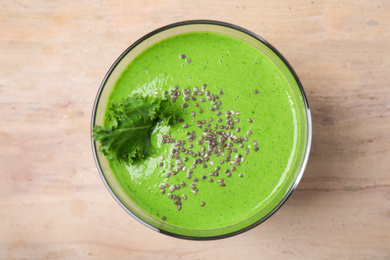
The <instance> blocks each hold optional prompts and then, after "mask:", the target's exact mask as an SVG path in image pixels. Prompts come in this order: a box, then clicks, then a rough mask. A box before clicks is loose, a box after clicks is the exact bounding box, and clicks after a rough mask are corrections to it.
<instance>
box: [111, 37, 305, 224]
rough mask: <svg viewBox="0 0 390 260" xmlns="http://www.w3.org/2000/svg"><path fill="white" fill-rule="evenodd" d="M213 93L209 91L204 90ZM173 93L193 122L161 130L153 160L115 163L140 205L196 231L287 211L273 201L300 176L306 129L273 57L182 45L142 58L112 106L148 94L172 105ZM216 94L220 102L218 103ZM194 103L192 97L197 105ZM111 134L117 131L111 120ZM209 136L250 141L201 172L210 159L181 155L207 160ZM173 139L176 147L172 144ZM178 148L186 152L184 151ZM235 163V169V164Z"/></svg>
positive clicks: (239, 46) (192, 42)
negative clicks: (296, 172) (271, 209)
mask: <svg viewBox="0 0 390 260" xmlns="http://www.w3.org/2000/svg"><path fill="white" fill-rule="evenodd" d="M183 55H185V57H184V56H183ZM204 84H207V87H205V88H202V86H203V85H204ZM175 86H177V87H178V88H177V90H175ZM196 88H197V89H196ZM187 89H189V90H190V92H187ZM165 91H168V93H169V94H168V96H172V95H171V93H172V91H179V92H180V95H177V93H176V96H177V99H176V100H175V102H172V106H174V107H175V111H177V113H178V115H179V117H180V118H182V119H183V120H184V121H183V122H179V123H177V124H174V125H172V126H161V125H159V124H158V125H157V127H156V128H155V129H154V131H153V134H152V144H153V146H154V147H155V148H156V152H155V153H154V154H153V155H152V156H150V157H147V158H145V159H144V160H141V161H137V162H135V163H133V164H131V165H125V164H123V163H117V162H110V167H111V169H112V171H113V172H114V174H115V177H116V178H117V180H118V181H119V183H120V184H121V186H122V188H123V190H124V192H125V193H126V194H127V195H128V196H129V197H130V198H131V200H132V201H134V203H136V204H137V205H138V206H139V207H140V208H141V209H143V210H144V211H145V212H147V213H148V214H150V216H152V217H154V218H156V219H163V220H164V221H165V223H167V224H171V225H175V226H179V227H184V228H188V229H215V228H221V227H225V226H229V225H233V224H236V223H239V222H242V221H244V220H246V219H247V218H249V217H251V216H253V215H255V214H257V213H258V212H260V211H261V210H262V209H263V208H264V207H266V206H267V205H269V204H270V203H271V202H272V203H278V202H275V201H273V200H274V199H275V197H276V195H277V194H278V192H279V191H280V190H281V189H282V187H283V186H284V185H285V184H286V183H287V181H288V179H289V177H290V175H291V174H292V173H291V170H292V166H293V164H294V162H295V157H296V153H297V143H298V139H299V136H298V133H299V130H298V129H299V127H300V122H299V121H298V120H297V118H299V117H298V115H297V106H296V103H295V102H296V101H295V98H294V96H293V94H292V91H291V89H290V86H289V84H288V82H287V81H286V79H285V78H284V76H283V74H282V73H281V72H280V70H279V69H278V68H277V67H276V66H275V64H274V63H273V62H272V61H271V60H270V59H269V58H268V57H267V56H265V55H264V54H263V53H262V52H260V51H259V50H258V49H256V48H254V47H253V46H251V45H249V44H247V43H245V42H243V41H241V40H238V39H235V38H233V37H230V36H226V35H222V34H217V33H205V32H199V33H187V34H181V35H177V36H174V37H171V38H168V39H165V40H163V41H160V42H158V43H157V44H155V45H153V46H152V47H150V48H148V49H147V50H145V51H144V52H142V53H141V54H140V55H139V56H137V57H136V58H135V59H134V60H133V61H132V62H131V63H130V64H129V65H128V67H127V68H126V69H125V70H124V71H123V73H122V75H121V76H120V78H119V79H118V81H117V83H116V85H115V87H114V89H113V90H112V93H111V95H110V98H109V101H108V102H109V104H110V103H111V102H113V101H115V102H119V101H121V100H122V99H123V98H126V97H128V96H133V95H138V94H140V95H143V96H146V95H148V96H158V97H160V98H163V97H164V96H166V95H164V92H165ZM207 91H209V92H210V93H209V96H211V97H214V100H213V99H210V100H209V99H208V96H207V94H206V92H207ZM186 93H190V94H189V95H188V97H189V100H186V99H185V97H186ZM194 93H196V94H194ZM200 93H202V94H200ZM165 94H166V92H165ZM173 95H175V93H174V94H173ZM216 96H218V98H217V99H216V98H215V97H216ZM203 99H205V101H203ZM213 102H214V103H213ZM219 102H221V103H219ZM184 104H186V105H184ZM183 105H184V107H183ZM187 105H188V106H187ZM216 106H217V107H218V109H216ZM212 108H214V109H212ZM201 110H203V111H202V112H201ZM218 112H221V114H220V115H218ZM226 112H228V115H227V114H226ZM194 113H195V114H194ZM229 113H230V114H229ZM227 117H230V118H231V121H233V122H234V123H235V124H234V127H233V129H231V128H229V129H221V126H226V125H227V121H229V119H227ZM203 120H204V122H205V123H202V121H203ZM198 121H200V122H201V127H200V126H199V125H198V123H197V122H198ZM207 124H209V126H207ZM104 125H105V126H109V125H110V121H109V118H108V117H106V118H105V122H104ZM185 125H187V126H186V127H185ZM216 125H217V126H216ZM204 129H212V130H211V131H212V132H214V131H218V132H224V133H225V134H227V133H230V137H232V136H235V137H236V138H238V139H239V138H243V139H244V140H241V141H239V142H237V143H236V142H234V140H235V139H234V138H233V139H230V138H229V139H228V140H227V141H226V142H225V143H226V144H227V146H225V147H223V146H222V145H221V146H219V147H217V149H216V153H214V152H215V150H214V151H213V152H211V154H210V155H209V156H206V157H207V158H208V160H207V161H201V162H200V161H198V162H199V163H196V160H200V159H201V158H205V155H204V154H202V155H196V156H195V157H194V155H193V154H190V153H187V154H186V153H184V152H181V151H180V150H181V149H184V150H185V151H193V153H195V154H197V153H201V152H202V151H204V152H206V154H207V151H208V149H209V146H208V144H207V143H206V142H205V139H204V138H205V137H206V136H205V134H204V133H205V132H204V131H205V130H204ZM192 131H194V132H192ZM188 133H190V135H189V134H188ZM169 135H171V137H170V140H172V139H174V140H175V141H174V142H168V143H167V142H166V140H167V138H168V137H167V136H169ZM215 135H217V134H215ZM189 136H190V139H192V138H191V137H194V138H193V140H189ZM201 137H203V138H201ZM168 139H169V138H168ZM177 141H185V143H181V144H178V145H177V144H176V142H177ZM229 143H232V145H229ZM189 145H193V147H192V148H190V147H189ZM180 146H182V148H180ZM202 147H205V148H202ZM221 148H222V149H221ZM173 149H179V154H174V156H179V157H180V158H179V159H177V158H176V157H174V158H170V155H171V154H172V150H173ZM202 149H203V150H202ZM218 149H220V150H218ZM229 149H230V151H229ZM184 150H183V151H184ZM228 154H230V158H229V159H230V160H229V161H226V160H225V159H226V158H227V155H228ZM185 158H187V159H185ZM221 161H223V162H222V163H221ZM237 161H238V164H237V163H236V162H237ZM233 162H234V163H233ZM171 165H172V166H171ZM193 165H195V167H194V166H193ZM203 165H205V166H203ZM178 167H179V169H178ZM218 167H220V169H218ZM191 170H192V173H191V174H190V175H189V171H191ZM173 171H174V172H175V174H173ZM216 175H217V176H216ZM167 176H169V177H167ZM204 176H205V177H204ZM221 179H223V181H221ZM222 183H224V184H223V185H222ZM177 186H180V188H178V187H177ZM194 187H196V188H194ZM163 190H164V191H163ZM195 190H196V191H195ZM174 196H175V197H174ZM172 197H174V198H173V199H172ZM177 197H180V199H177ZM175 198H176V199H175ZM178 200H179V202H176V201H178Z"/></svg>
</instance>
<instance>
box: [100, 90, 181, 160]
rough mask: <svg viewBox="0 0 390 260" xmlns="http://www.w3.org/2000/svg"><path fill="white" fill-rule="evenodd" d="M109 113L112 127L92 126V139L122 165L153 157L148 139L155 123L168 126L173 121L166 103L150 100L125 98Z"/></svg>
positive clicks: (111, 158) (101, 149)
mask: <svg viewBox="0 0 390 260" xmlns="http://www.w3.org/2000/svg"><path fill="white" fill-rule="evenodd" d="M108 113H109V114H108V117H109V119H110V120H111V121H112V126H111V127H108V128H104V127H102V126H95V127H94V129H93V138H94V140H95V141H99V142H100V151H101V152H102V153H103V154H104V155H105V156H106V157H107V158H108V159H109V160H115V161H120V162H125V163H132V162H133V160H134V159H142V158H145V157H146V156H150V155H151V154H152V153H153V151H154V148H153V146H152V143H151V139H150V136H151V133H152V131H153V129H154V127H155V126H156V124H157V122H160V123H161V124H163V125H168V124H171V123H173V122H174V121H175V115H174V113H173V112H172V109H171V104H170V103H169V101H168V100H161V99H157V98H151V97H145V98H143V97H140V96H136V97H128V98H126V99H124V100H122V101H121V102H119V103H112V105H111V107H110V108H109V111H108Z"/></svg>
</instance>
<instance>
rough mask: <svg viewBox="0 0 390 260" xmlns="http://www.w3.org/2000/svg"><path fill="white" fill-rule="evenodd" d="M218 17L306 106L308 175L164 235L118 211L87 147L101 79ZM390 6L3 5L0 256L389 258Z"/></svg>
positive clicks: (364, 2)
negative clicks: (204, 233) (176, 30)
mask: <svg viewBox="0 0 390 260" xmlns="http://www.w3.org/2000/svg"><path fill="white" fill-rule="evenodd" d="M189 19H214V20H221V21H226V22H230V23H234V24H237V25H239V26H242V27H245V28H247V29H249V30H251V31H253V32H255V33H257V34H259V35H261V36H262V37H264V38H265V39H266V40H268V41H269V42H271V43H272V44H273V45H274V46H275V47H276V48H278V49H279V51H281V52H282V53H283V55H284V56H285V57H286V58H287V59H288V60H289V62H290V63H291V65H292V66H293V67H294V69H295V70H296V72H297V74H298V75H299V77H300V79H301V81H302V83H303V86H304V88H305V90H306V93H307V96H308V98H309V103H310V106H311V110H312V116H313V144H312V152H311V155H310V160H309V164H308V167H307V171H306V172H305V174H304V176H303V179H302V181H301V183H300V185H299V186H298V189H297V190H296V191H295V192H294V194H293V196H292V197H291V198H290V199H289V200H288V201H287V203H286V204H285V205H284V206H283V207H282V208H281V209H280V210H279V211H278V212H277V213H276V214H275V215H274V216H272V217H271V219H269V220H267V221H266V222H265V223H263V224H262V225H260V226H258V227H257V228H255V229H252V230H250V231H249V232H246V233H244V234H242V235H239V236H236V237H232V238H229V239H223V240H219V241H211V242H194V241H186V240H179V239H175V238H170V237H167V236H164V235H161V234H158V233H157V232H154V231H152V230H150V229H148V228H146V227H144V226H143V225H142V224H140V223H138V222H137V221H135V220H134V219H132V218H131V217H130V216H128V215H127V213H126V212H125V211H124V210H123V209H121V208H120V207H119V206H118V205H117V203H116V202H115V201H114V199H113V198H112V197H111V196H110V194H109V192H108V191H107V189H106V188H105V186H104V185H103V182H102V181H101V179H100V177H99V175H98V171H97V169H96V166H95V164H94V161H93V156H92V152H91V144H90V139H89V136H90V116H91V110H92V105H93V102H94V99H95V95H96V93H97V89H98V87H99V85H100V82H101V80H102V79H103V77H104V75H105V73H106V71H107V70H108V68H109V67H110V66H111V64H112V62H113V61H114V60H115V59H116V58H117V57H118V56H119V55H120V54H121V53H122V51H123V50H124V49H125V48H127V47H128V46H129V45H130V44H131V43H133V42H134V41H136V40H137V39H138V38H139V37H141V36H143V35H145V34H146V33H148V32H150V31H152V30H154V29H156V28H158V27H160V26H163V25H166V24H169V23H172V22H177V21H182V20H189ZM389 30H390V2H389V1H388V0H374V1H371V0H349V1H339V0H329V1H327V0H312V1H311V0H297V1H281V0H276V1H265V0H264V1H263V0H261V1H258V0H251V1H249V0H247V1H231V0H227V1H222V0H198V1H194V0H181V1H178V0H176V1H173V0H164V1H163V0H156V1H124V0H123V1H120V0H117V1H86V0H85V1H83V0H78V1H74V0H69V1H42V0H41V1H8V0H5V1H1V3H0V170H1V172H0V173H1V176H0V177H1V180H0V259H181V260H185V259H191V260H192V259H332V258H334V259H390V160H389V159H390V70H389V68H390V31H389Z"/></svg>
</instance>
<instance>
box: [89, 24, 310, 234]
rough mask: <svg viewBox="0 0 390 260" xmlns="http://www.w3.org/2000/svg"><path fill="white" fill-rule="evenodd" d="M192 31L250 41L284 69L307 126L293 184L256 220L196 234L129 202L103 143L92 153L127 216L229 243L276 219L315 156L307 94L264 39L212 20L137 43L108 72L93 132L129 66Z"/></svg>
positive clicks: (303, 124)
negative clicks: (162, 43) (228, 239)
mask: <svg viewBox="0 0 390 260" xmlns="http://www.w3.org/2000/svg"><path fill="white" fill-rule="evenodd" d="M188 32H215V33H220V34H225V35H229V36H232V37H235V38H238V39H240V40H242V41H245V42H247V43H249V44H251V45H252V46H254V47H256V48H257V49H259V50H260V51H261V52H263V53H264V54H266V55H267V56H268V57H269V58H270V59H271V60H272V61H273V62H274V63H275V65H276V66H277V67H278V68H279V69H280V71H281V72H282V73H283V74H284V76H285V77H286V79H287V81H288V82H289V84H290V87H291V89H292V92H293V93H294V96H295V101H296V104H297V106H298V116H299V120H300V122H301V127H300V129H299V130H300V131H301V132H300V135H299V136H301V138H300V140H299V149H298V155H297V159H296V161H295V165H294V170H293V174H291V176H290V179H289V181H288V182H286V185H285V186H284V187H283V189H282V190H281V192H280V193H279V194H278V196H277V197H276V198H275V200H274V201H273V202H271V203H270V204H269V205H267V206H266V207H265V208H264V209H262V210H261V211H260V212H258V213H257V214H255V215H254V216H252V217H251V218H249V219H246V220H245V221H243V222H240V223H237V224H235V225H232V226H227V227H223V228H218V229H212V230H210V229H208V230H194V229H185V228H182V227H177V226H173V225H170V224H168V223H166V222H164V221H162V220H161V219H156V218H154V217H152V216H150V215H148V214H147V213H145V212H144V211H143V210H142V209H141V208H139V207H138V206H137V205H136V204H135V203H134V202H133V201H132V200H131V199H130V198H129V197H127V196H126V194H125V193H124V192H123V190H122V188H121V186H120V185H119V183H118V182H117V180H116V178H115V176H114V174H113V173H112V171H111V169H110V167H109V164H108V162H107V159H106V158H105V156H104V155H103V154H101V153H100V152H98V151H99V149H98V143H96V142H95V141H94V140H93V139H91V141H92V150H93V154H94V158H95V162H96V165H97V168H98V170H99V173H100V175H101V177H102V180H103V182H104V184H105V185H106V187H107V188H108V190H109V191H110V193H111V195H112V196H113V197H114V199H115V200H116V201H117V202H118V203H119V205H121V206H122V208H123V209H124V210H125V211H126V212H127V213H129V214H130V215H131V216H133V217H134V218H135V219H137V220H138V221H140V222H141V223H143V224H144V225H146V226H147V227H149V228H151V229H153V230H155V231H157V232H160V233H164V234H167V235H171V236H174V237H179V238H185V239H193V240H210V239H218V238H225V237H229V236H233V235H237V234H240V233H242V232H244V231H247V230H249V229H251V228H253V227H255V226H257V225H259V224H260V223H262V222H264V221H265V220H266V219H268V218H269V217H270V216H271V215H272V214H274V213H275V212H276V211H277V210H278V209H279V208H280V207H281V206H282V205H283V203H284V202H285V201H286V200H287V199H288V198H289V196H290V195H291V193H292V192H293V191H294V190H295V188H296V187H297V185H298V183H299V181H300V179H301V178H302V175H303V172H304V170H305V167H306V164H307V161H308V157H309V151H310V145H311V136H312V126H311V115H310V109H309V105H308V102H307V99H306V95H305V92H304V90H303V87H302V85H301V83H300V81H299V79H298V77H297V75H296V74H295V72H294V70H293V69H292V67H291V66H290V65H289V63H288V62H287V60H286V59H285V58H284V57H283V56H282V55H281V54H280V53H279V52H278V51H277V50H276V49H275V48H274V47H273V46H272V45H270V44H269V43H268V42H266V41H265V40H264V39H263V38H261V37H259V36H258V35H256V34H254V33H252V32H250V31H248V30H246V29H244V28H241V27H238V26H235V25H232V24H227V23H223V22H217V21H210V20H195V21H185V22H179V23H175V24H171V25H168V26H165V27H162V28H160V29H157V30H155V31H153V32H151V33H149V34H147V35H145V36H144V37H142V38H141V39H139V40H138V41H136V42H135V43H134V44H132V45H131V46H130V47H129V48H128V49H127V50H125V51H124V52H123V54H122V55H120V57H119V58H118V59H117V60H116V61H115V63H114V64H113V65H112V66H111V68H110V69H109V71H108V73H107V74H106V76H105V77H104V79H103V82H102V84H101V85H100V88H99V91H98V93H97V97H96V100H95V103H94V107H93V112H92V125H91V131H92V129H93V128H94V126H95V125H103V119H104V113H105V111H106V105H107V100H108V97H109V95H110V92H111V90H112V89H113V87H114V85H115V83H116V81H117V79H118V77H119V76H120V75H121V73H122V71H123V70H124V69H125V68H126V66H127V65H128V64H129V63H130V62H131V61H132V60H133V59H134V58H135V57H137V56H138V55H139V54H140V53H141V52H142V51H144V50H145V49H146V48H148V47H150V46H152V45H154V44H155V43H157V42H159V41H161V40H162V39H165V38H167V37H171V36H174V35H177V34H182V33H188Z"/></svg>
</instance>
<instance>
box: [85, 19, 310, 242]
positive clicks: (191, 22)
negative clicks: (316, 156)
mask: <svg viewBox="0 0 390 260" xmlns="http://www.w3.org/2000/svg"><path fill="white" fill-rule="evenodd" d="M197 24H199V25H202V24H203V25H216V26H221V27H227V28H230V29H234V30H237V31H240V32H242V33H244V34H247V35H249V36H251V37H253V38H254V39H256V40H258V41H260V42H261V43H262V44H264V45H265V46H266V47H268V48H269V49H270V50H271V51H272V52H273V53H274V54H276V56H277V57H278V58H279V59H280V60H281V61H282V63H283V64H284V65H285V66H286V67H287V69H288V70H289V72H290V73H291V75H292V76H293V78H294V80H295V82H296V83H297V86H298V87H299V90H300V93H301V96H302V99H303V103H304V105H305V109H306V111H305V112H306V119H307V133H306V135H307V144H306V148H305V154H304V157H303V161H302V164H301V166H300V170H299V173H298V174H297V177H296V178H295V180H294V182H293V184H292V186H291V188H290V189H289V190H288V192H287V193H286V195H285V196H284V197H283V199H282V200H281V201H280V202H279V204H278V205H276V206H275V208H273V209H272V210H271V211H270V212H269V213H268V214H267V215H266V216H264V217H263V218H261V219H260V220H258V221H257V222H255V223H253V224H251V225H249V226H247V227H245V228H242V229H239V230H237V231H233V232H230V233H227V234H223V235H216V236H208V237H202V236H187V235H181V234H176V233H172V232H169V231H166V230H163V229H160V228H158V227H156V226H154V225H152V224H150V223H148V222H147V221H145V220H143V219H142V218H141V217H139V216H138V215H136V214H135V213H134V212H132V211H131V210H130V209H129V208H128V207H127V206H126V205H125V204H124V203H123V202H122V201H121V199H120V198H118V196H117V195H116V193H115V192H114V191H113V189H112V188H111V186H110V184H109V183H108V181H107V179H106V176H105V175H104V173H103V170H102V167H101V165H100V161H99V158H98V156H97V153H98V149H97V147H96V142H95V141H94V139H93V137H92V130H93V128H94V126H95V120H96V112H97V107H98V104H99V101H100V97H101V94H102V92H103V89H104V86H105V85H106V82H107V80H108V78H109V77H110V75H111V74H112V72H113V71H114V69H115V68H116V66H117V65H118V64H119V63H120V62H121V61H122V59H123V58H124V57H125V56H126V55H127V54H128V53H129V52H130V51H131V50H132V49H134V48H135V47H136V46H138V45H139V44H140V43H142V42H143V41H145V40H146V39H148V38H150V37H152V36H154V35H156V34H158V33H160V32H163V31H166V30H169V29H172V28H175V27H179V26H185V25H197ZM90 131H91V132H90V133H91V144H92V152H93V156H94V161H95V164H96V166H97V168H98V171H99V174H100V177H101V179H102V181H103V183H104V185H105V186H106V188H107V189H108V191H109V192H110V194H111V195H112V197H113V198H114V199H115V201H116V202H117V203H118V204H119V205H120V206H121V207H122V208H123V209H124V210H125V211H126V212H127V213H128V214H129V215H131V216H132V217H133V218H134V219H136V220H137V221H139V222H140V223H142V224H143V225H145V226H147V227H149V228H150V229H152V230H154V231H157V232H159V233H162V234H165V235H168V236H171V237H175V238H181V239H187V240H217V239H222V238H228V237H231V236H235V235H238V234H241V233H244V232H246V231H248V230H250V229H252V228H254V227H256V226H258V225H260V224H261V223H263V222H264V221H266V220H267V219H268V218H270V217H271V216H272V215H273V214H275V212H276V211H278V210H279V209H280V208H281V207H282V205H283V204H284V203H285V202H286V201H287V200H288V198H289V197H290V196H291V195H292V193H293V192H294V190H295V189H296V187H297V186H298V184H299V182H300V180H301V178H302V176H303V173H304V171H305V169H306V165H307V162H308V159H309V154H310V148H311V141H312V121H311V113H310V107H309V103H308V100H307V97H306V93H305V91H304V89H303V86H302V84H301V81H300V80H299V78H298V76H297V74H296V73H295V71H294V69H293V68H292V66H291V65H290V63H289V62H288V61H287V59H286V58H284V56H283V55H282V54H281V53H280V52H279V51H278V50H277V49H276V48H275V47H274V46H272V45H271V44H270V43H269V42H267V41H266V40H265V39H264V38H262V37H261V36H259V35H257V34H255V33H253V32H252V31H249V30H247V29H245V28H243V27H240V26H237V25H234V24H231V23H226V22H221V21H216V20H187V21H181V22H176V23H172V24H169V25H166V26H163V27H160V28H158V29H156V30H153V31H151V32H150V33H148V34H146V35H144V36H143V37H141V38H139V39H138V40H137V41H135V42H134V43H133V44H131V45H130V46H129V47H128V48H127V49H126V50H125V51H124V52H123V53H122V54H121V55H120V56H119V57H118V58H117V59H116V60H115V62H114V63H113V64H112V65H111V67H110V69H109V70H108V72H107V73H106V75H105V77H104V78H103V80H102V83H101V84H100V87H99V89H98V92H97V95H96V98H95V102H94V105H93V110H92V116H91V129H90Z"/></svg>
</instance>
